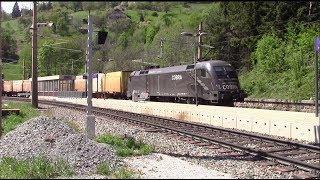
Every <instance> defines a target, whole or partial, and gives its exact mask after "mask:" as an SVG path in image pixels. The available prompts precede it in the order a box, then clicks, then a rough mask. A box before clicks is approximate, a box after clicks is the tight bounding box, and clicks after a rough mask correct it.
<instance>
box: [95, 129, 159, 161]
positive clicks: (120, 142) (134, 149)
mask: <svg viewBox="0 0 320 180" xmlns="http://www.w3.org/2000/svg"><path fill="white" fill-rule="evenodd" d="M97 141H98V142H99V143H106V144H110V145H112V146H115V147H116V151H117V154H118V155H119V156H122V157H126V156H132V155H146V154H150V153H151V152H152V151H153V147H151V146H150V145H147V144H144V143H142V142H141V141H140V142H136V141H135V140H134V139H133V138H121V137H119V136H113V135H110V134H105V135H101V136H99V137H97Z"/></svg>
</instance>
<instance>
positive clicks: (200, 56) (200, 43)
mask: <svg viewBox="0 0 320 180" xmlns="http://www.w3.org/2000/svg"><path fill="white" fill-rule="evenodd" d="M202 31H203V28H202V22H200V24H199V29H198V34H199V36H198V61H201V58H202V36H201V35H200V34H201V33H202Z"/></svg>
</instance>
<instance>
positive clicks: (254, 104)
mask: <svg viewBox="0 0 320 180" xmlns="http://www.w3.org/2000/svg"><path fill="white" fill-rule="evenodd" d="M235 107H242V108H258V109H269V110H281V111H296V112H308V113H313V112H314V111H315V104H314V103H312V102H311V101H309V102H293V101H281V100H280V101H277V100H253V99H245V100H244V102H236V103H235Z"/></svg>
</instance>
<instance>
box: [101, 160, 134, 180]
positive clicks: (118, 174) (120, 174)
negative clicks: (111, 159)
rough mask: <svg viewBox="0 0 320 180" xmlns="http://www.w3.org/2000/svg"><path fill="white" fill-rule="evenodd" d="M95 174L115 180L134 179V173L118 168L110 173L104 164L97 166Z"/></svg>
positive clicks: (109, 169)
mask: <svg viewBox="0 0 320 180" xmlns="http://www.w3.org/2000/svg"><path fill="white" fill-rule="evenodd" d="M97 173H98V174H100V175H104V176H108V177H113V178H115V179H133V178H134V177H135V173H134V172H133V171H131V170H129V169H127V168H125V167H120V168H119V169H117V170H115V171H112V170H111V168H110V166H109V165H108V164H107V163H105V162H104V163H101V164H99V165H98V166H97Z"/></svg>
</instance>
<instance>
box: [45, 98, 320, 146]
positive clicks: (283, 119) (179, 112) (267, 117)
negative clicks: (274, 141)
mask: <svg viewBox="0 0 320 180" xmlns="http://www.w3.org/2000/svg"><path fill="white" fill-rule="evenodd" d="M39 99H55V100H57V101H64V102H73V103H78V104H87V100H86V99H85V98H81V99H80V98H79V99H76V98H70V99H69V98H56V97H41V96H40V97H39ZM93 106H97V107H106V108H111V109H119V110H124V111H129V112H135V113H142V114H150V115H156V116H163V117H167V118H175V119H181V120H187V121H192V122H200V123H205V124H211V125H214V126H221V127H225V128H232V129H240V130H246V131H250V132H259V133H264V134H268V135H275V136H282V137H286V138H292V139H298V140H304V141H308V142H315V143H320V122H319V118H316V117H315V116H314V113H305V112H291V111H276V110H265V109H252V108H238V107H237V108H234V107H221V106H208V105H199V106H196V105H190V104H178V103H160V102H133V101H131V100H116V99H106V100H104V99H93Z"/></svg>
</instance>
